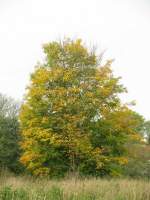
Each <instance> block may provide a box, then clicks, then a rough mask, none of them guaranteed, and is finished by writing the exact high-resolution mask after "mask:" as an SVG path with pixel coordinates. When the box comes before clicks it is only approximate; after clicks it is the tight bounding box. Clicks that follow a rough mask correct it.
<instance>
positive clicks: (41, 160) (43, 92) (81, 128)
mask: <svg viewBox="0 0 150 200" xmlns="http://www.w3.org/2000/svg"><path fill="white" fill-rule="evenodd" d="M44 52H45V54H46V59H45V62H44V63H43V64H39V66H37V67H36V69H35V72H34V73H33V74H32V75H31V83H30V85H29V87H28V89H27V94H26V97H25V100H24V103H23V105H22V108H21V112H20V122H21V130H22V131H21V134H22V138H23V139H22V144H21V146H22V149H23V151H24V153H23V155H22V157H21V162H22V163H23V164H24V165H25V166H26V167H27V169H28V170H29V171H31V172H32V173H33V174H34V175H50V176H55V175H58V174H64V173H66V172H69V171H71V172H75V171H78V172H80V173H83V174H93V175H104V174H114V175H115V174H117V173H118V172H117V170H118V167H119V166H121V165H124V164H126V163H127V157H126V155H125V145H124V144H125V143H126V142H127V141H128V140H132V139H135V138H136V139H137V138H139V135H138V133H137V127H138V124H139V122H140V120H137V118H136V117H135V114H134V112H133V111H132V110H130V109H129V108H128V107H127V106H125V105H123V104H122V103H121V101H120V98H119V97H118V94H120V93H123V92H126V89H125V88H124V87H123V86H122V85H121V84H120V83H119V78H118V77H115V76H114V75H113V73H112V70H111V62H112V61H111V60H109V61H107V62H106V63H105V64H103V65H102V64H100V63H99V59H98V57H97V56H96V54H95V52H94V51H90V50H88V48H87V47H86V46H85V45H83V44H82V41H81V40H79V39H78V40H75V41H72V40H69V39H67V40H64V41H63V42H51V43H49V44H45V45H44Z"/></svg>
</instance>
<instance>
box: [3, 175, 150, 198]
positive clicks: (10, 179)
mask: <svg viewBox="0 0 150 200" xmlns="http://www.w3.org/2000/svg"><path fill="white" fill-rule="evenodd" d="M7 193H9V194H7ZM16 195H18V196H16ZM0 199H2V200H10V199H13V200H15V199H16V200H21V199H22V200H23V199H24V200H30V199H32V200H34V199H36V200H150V182H149V181H146V180H128V179H111V180H106V179H95V178H91V179H82V180H81V179H76V178H70V179H64V180H46V179H34V178H32V177H25V176H24V177H23V176H22V177H21V176H19V177H15V176H12V175H8V174H3V175H1V176H0Z"/></svg>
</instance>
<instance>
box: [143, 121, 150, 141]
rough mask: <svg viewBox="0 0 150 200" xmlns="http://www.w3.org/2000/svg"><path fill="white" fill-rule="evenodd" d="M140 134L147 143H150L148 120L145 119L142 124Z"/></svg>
mask: <svg viewBox="0 0 150 200" xmlns="http://www.w3.org/2000/svg"><path fill="white" fill-rule="evenodd" d="M142 134H143V136H144V138H145V139H146V141H147V143H148V144H150V121H145V122H144V124H143V129H142Z"/></svg>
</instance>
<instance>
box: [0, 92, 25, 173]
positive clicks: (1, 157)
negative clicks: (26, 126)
mask: <svg viewBox="0 0 150 200" xmlns="http://www.w3.org/2000/svg"><path fill="white" fill-rule="evenodd" d="M18 109H19V105H18V104H17V103H16V102H15V101H14V100H13V99H12V98H8V97H6V96H4V95H2V94H0V168H7V169H9V170H10V171H13V172H16V173H17V172H19V171H20V170H21V165H20V163H19V155H20V148H19V144H18V142H19V134H18V131H19V123H18V119H17V115H18Z"/></svg>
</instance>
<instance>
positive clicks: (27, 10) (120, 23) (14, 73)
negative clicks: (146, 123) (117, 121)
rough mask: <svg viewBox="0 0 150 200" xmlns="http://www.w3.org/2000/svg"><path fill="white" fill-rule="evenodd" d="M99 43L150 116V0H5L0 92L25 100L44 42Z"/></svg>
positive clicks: (1, 5) (0, 24)
mask: <svg viewBox="0 0 150 200" xmlns="http://www.w3.org/2000/svg"><path fill="white" fill-rule="evenodd" d="M64 36H67V37H71V38H78V37H79V38H82V39H83V40H84V41H85V42H86V43H88V44H89V45H91V44H96V45H97V46H98V47H99V48H98V50H99V52H100V51H102V50H106V52H105V58H107V59H109V58H115V62H114V63H113V70H114V73H115V74H116V75H119V76H122V83H123V84H124V85H125V86H126V87H127V88H128V92H129V93H128V94H127V95H126V96H125V97H124V98H125V99H126V100H127V101H130V100H136V102H137V105H136V107H135V109H136V111H138V112H140V113H141V114H143V115H144V116H145V117H146V118H147V119H150V0H0V93H4V94H7V95H8V96H12V97H13V98H15V99H18V100H21V99H22V97H23V95H24V93H25V88H26V86H27V84H28V83H29V75H30V73H31V72H32V71H33V70H34V66H35V65H36V63H37V61H41V59H42V57H43V53H42V44H43V43H46V42H48V41H52V40H56V39H60V38H63V37H64Z"/></svg>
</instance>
